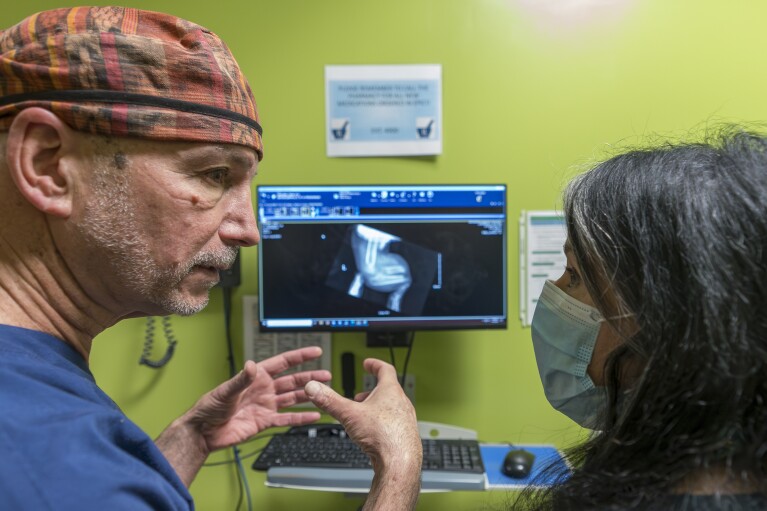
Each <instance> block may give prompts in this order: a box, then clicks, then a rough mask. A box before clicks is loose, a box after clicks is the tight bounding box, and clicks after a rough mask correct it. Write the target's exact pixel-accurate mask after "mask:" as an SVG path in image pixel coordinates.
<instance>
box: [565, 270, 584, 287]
mask: <svg viewBox="0 0 767 511" xmlns="http://www.w3.org/2000/svg"><path fill="white" fill-rule="evenodd" d="M565 271H566V272H567V274H568V275H569V276H570V282H569V283H568V284H567V286H568V287H575V286H577V285H578V284H580V282H581V276H580V275H578V272H577V271H576V270H575V268H573V267H572V266H565Z"/></svg>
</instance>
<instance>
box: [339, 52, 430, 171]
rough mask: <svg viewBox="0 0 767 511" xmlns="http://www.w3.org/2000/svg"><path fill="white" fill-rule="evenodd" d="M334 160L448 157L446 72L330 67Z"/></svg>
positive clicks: (427, 67)
mask: <svg viewBox="0 0 767 511" xmlns="http://www.w3.org/2000/svg"><path fill="white" fill-rule="evenodd" d="M325 115H326V123H325V128H326V129H325V136H326V140H327V154H328V156H331V157H333V156H417V155H436V154H441V153H442V66H441V65H439V64H422V65H415V64H413V65H399V66H372V65H369V66H326V67H325Z"/></svg>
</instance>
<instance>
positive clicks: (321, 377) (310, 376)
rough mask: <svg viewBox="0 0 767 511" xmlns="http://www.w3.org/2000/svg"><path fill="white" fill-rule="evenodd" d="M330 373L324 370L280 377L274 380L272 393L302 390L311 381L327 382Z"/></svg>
mask: <svg viewBox="0 0 767 511" xmlns="http://www.w3.org/2000/svg"><path fill="white" fill-rule="evenodd" d="M331 376H332V375H331V374H330V371H326V370H324V369H322V370H319V371H303V372H300V373H296V374H289V375H286V376H282V377H280V378H277V379H276V380H274V391H275V392H276V393H277V394H282V393H284V392H292V391H294V390H296V389H299V388H301V389H302V388H303V387H304V385H306V384H307V383H309V382H310V381H312V380H315V381H319V382H327V381H330V379H331Z"/></svg>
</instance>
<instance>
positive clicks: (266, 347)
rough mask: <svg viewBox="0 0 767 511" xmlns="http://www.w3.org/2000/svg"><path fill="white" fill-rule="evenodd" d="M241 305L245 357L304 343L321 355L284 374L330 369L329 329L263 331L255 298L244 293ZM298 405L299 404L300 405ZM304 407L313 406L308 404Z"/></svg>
mask: <svg viewBox="0 0 767 511" xmlns="http://www.w3.org/2000/svg"><path fill="white" fill-rule="evenodd" d="M242 305H243V312H244V313H243V336H242V338H243V347H242V348H243V350H242V351H243V356H244V357H245V360H254V361H256V362H260V361H261V360H264V359H266V358H269V357H273V356H274V355H278V354H280V353H282V352H285V351H290V350H294V349H298V348H303V347H305V346H319V347H320V348H322V356H321V357H320V358H318V359H316V360H312V361H309V362H305V363H303V364H301V365H299V366H296V367H294V368H291V369H288V370H287V371H285V372H284V373H283V374H291V373H295V372H298V371H315V370H320V369H327V370H328V371H330V364H331V356H330V333H329V332H279V333H264V332H261V331H260V330H259V328H258V297H257V296H253V295H245V296H243V297H242ZM299 406H301V405H299ZM303 406H312V405H311V404H307V405H303Z"/></svg>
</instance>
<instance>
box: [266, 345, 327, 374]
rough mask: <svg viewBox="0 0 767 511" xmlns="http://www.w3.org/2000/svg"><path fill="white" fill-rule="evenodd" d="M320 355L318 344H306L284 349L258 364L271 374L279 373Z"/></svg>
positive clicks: (320, 350) (320, 349)
mask: <svg viewBox="0 0 767 511" xmlns="http://www.w3.org/2000/svg"><path fill="white" fill-rule="evenodd" d="M321 355H322V348H320V347H319V346H307V347H306V348H299V349H297V350H291V351H286V352H285V353H280V354H279V355H276V356H274V357H271V358H267V359H266V360H264V361H262V362H259V364H258V365H260V366H261V367H262V368H263V369H264V370H266V372H267V373H269V374H270V375H271V376H274V375H275V374H279V373H281V372H283V371H285V370H287V369H290V368H291V367H293V366H297V365H299V364H302V363H304V362H307V361H309V360H314V359H316V358H319V357H320V356H321Z"/></svg>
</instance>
